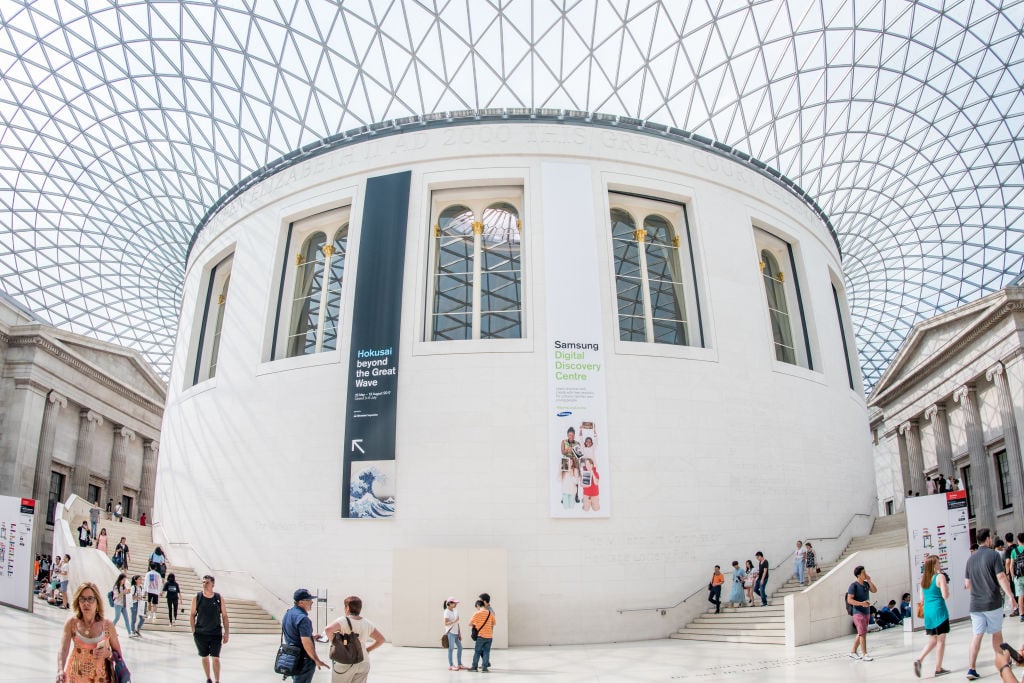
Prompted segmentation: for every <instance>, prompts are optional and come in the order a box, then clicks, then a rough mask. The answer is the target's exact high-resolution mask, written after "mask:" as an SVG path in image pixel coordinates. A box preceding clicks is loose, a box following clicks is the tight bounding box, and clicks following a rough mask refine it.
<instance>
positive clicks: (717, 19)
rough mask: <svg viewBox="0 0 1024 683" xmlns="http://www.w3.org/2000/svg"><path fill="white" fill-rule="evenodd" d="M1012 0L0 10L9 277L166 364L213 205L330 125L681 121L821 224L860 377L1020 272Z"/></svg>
mask: <svg viewBox="0 0 1024 683" xmlns="http://www.w3.org/2000/svg"><path fill="white" fill-rule="evenodd" d="M1022 25H1024V3H1022V2H1020V1H1017V2H1005V3H999V2H985V1H983V0H968V1H958V0H950V1H949V2H945V3H943V2H938V1H936V2H905V1H900V0H856V1H853V0H763V1H762V0H749V1H743V2H740V1H738V0H724V1H722V0H692V1H691V2H686V1H682V0H663V1H660V2H658V1H647V0H632V1H626V0H534V1H532V2H531V1H530V0H450V1H445V0H405V1H402V0H372V1H371V0H363V1H361V2H360V1H356V2H350V1H348V0H345V1H344V2H327V1H325V0H295V2H285V1H283V0H258V1H257V0H234V1H230V0H229V1H225V2H216V3H211V2H193V1H189V0H181V1H178V2H166V1H160V0H154V1H151V2H142V1H138V2H133V1H131V0H122V1H121V2H118V3H116V4H115V3H110V2H94V1H93V0H49V1H48V2H29V1H26V0H6V2H4V3H2V4H0V216H2V219H0V280H2V286H3V288H4V289H6V290H7V291H8V292H9V293H10V294H12V295H13V296H14V297H16V298H17V299H18V300H20V301H21V302H23V303H24V304H25V305H27V306H28V307H30V308H32V309H34V310H36V311H38V312H39V313H41V314H42V315H44V316H48V318H49V319H50V320H51V321H52V322H53V323H54V324H56V325H59V326H61V327H64V328H67V329H70V330H73V331H76V332H82V333H86V334H90V335H94V336H96V337H99V338H101V339H106V340H113V341H118V342H120V343H123V344H126V345H128V346H132V347H134V348H137V349H139V350H140V351H141V352H142V353H143V354H144V355H145V356H146V357H147V358H148V359H149V360H150V361H152V362H153V364H154V365H155V366H156V367H157V369H158V370H159V371H161V372H163V373H165V374H166V373H167V371H168V369H169V363H170V353H171V349H172V345H173V336H174V332H175V325H176V321H177V317H178V306H179V301H180V294H181V286H182V277H183V271H184V257H185V253H186V249H187V246H188V243H189V239H190V237H191V236H192V232H193V230H194V228H195V226H196V225H197V224H198V223H199V221H200V219H201V217H202V216H203V215H204V214H205V213H206V212H207V210H208V209H209V208H210V207H211V206H213V205H214V203H215V202H216V200H217V199H218V198H219V197H220V196H222V195H223V194H224V193H226V192H227V191H228V190H230V188H232V187H233V186H234V185H235V184H236V183H238V182H239V181H240V180H241V179H242V178H245V177H246V176H248V175H250V174H251V173H253V172H255V171H257V170H258V169H260V168H262V167H264V166H265V165H267V164H268V163H270V162H272V161H274V160H275V159H278V158H279V157H281V156H283V155H285V154H287V153H289V152H291V151H292V150H295V149H298V148H300V147H302V146H303V145H307V144H309V143H314V142H316V141H318V140H321V139H323V138H326V137H330V136H332V135H336V134H338V133H339V132H342V131H345V130H348V129H351V128H355V127H358V126H362V125H367V124H371V123H374V122H380V121H384V120H388V119H393V118H400V117H406V116H416V115H421V114H431V113H436V112H444V111H451V110H467V109H470V110H471V109H485V108H500V107H508V108H547V109H559V108H561V109H571V110H580V111H594V112H603V113H608V114H615V115H621V116H628V117H632V118H637V119H641V120H645V121H650V122H657V123H663V124H666V125H670V126H674V127H677V128H681V129H686V130H688V131H692V132H694V133H699V134H700V135H703V136H706V137H708V138H711V139H714V140H717V141H721V142H723V143H725V144H728V145H731V146H732V147H734V148H736V149H738V150H742V151H743V152H746V153H747V154H750V155H752V156H753V157H755V158H757V159H760V160H761V161H764V162H766V163H767V164H768V165H770V166H772V167H774V168H776V169H778V170H779V171H780V172H781V173H782V174H784V175H786V176H788V177H789V178H791V179H792V180H793V181H795V182H796V183H797V184H798V185H800V186H801V187H802V188H803V189H804V190H806V191H807V193H808V194H809V195H811V196H812V197H813V198H814V199H815V200H816V201H817V203H818V204H819V205H820V206H821V208H822V209H823V210H824V212H825V213H826V214H827V215H828V216H829V217H830V218H831V221H832V223H833V225H834V226H835V229H836V231H837V233H838V235H839V239H840V242H841V245H842V249H843V255H844V270H845V277H846V286H847V291H848V296H849V300H850V305H851V309H852V315H853V320H854V323H855V325H856V334H857V341H858V345H859V349H860V359H861V363H862V366H863V372H864V376H865V381H866V384H867V386H868V387H869V388H870V387H871V386H872V385H873V384H874V382H875V381H876V380H877V379H878V377H879V376H880V374H881V372H882V371H883V370H884V369H885V367H886V364H887V363H888V361H889V359H890V358H891V357H892V355H893V354H894V352H895V351H896V349H897V348H898V346H899V344H900V342H901V341H902V339H903V338H904V336H905V335H906V333H907V332H908V330H909V328H910V326H911V325H913V324H914V323H915V322H917V321H919V320H921V319H922V318H924V317H928V316H931V315H932V314H934V313H936V312H939V311H944V310H947V309H949V308H951V307H954V306H957V305H958V304H960V303H962V302H965V301H969V300H972V299H974V298H977V297H978V296H981V295H983V294H985V293H988V292H991V291H994V290H996V289H998V288H1000V287H1001V286H1003V285H1004V284H1006V283H1008V282H1009V281H1010V280H1011V279H1012V278H1013V277H1015V276H1017V275H1018V274H1019V273H1020V270H1021V266H1022V263H1021V261H1022V252H1024V244H1022V242H1021V236H1022V233H1024V219H1022V210H1024V194H1022V188H1024V175H1022V174H1024V172H1022V157H1024V134H1022V129H1024V95H1022V81H1024V34H1022V29H1021V27H1022Z"/></svg>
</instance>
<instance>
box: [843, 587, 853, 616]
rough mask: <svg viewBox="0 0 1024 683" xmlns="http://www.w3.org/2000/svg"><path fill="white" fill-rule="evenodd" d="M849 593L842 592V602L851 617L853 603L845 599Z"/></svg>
mask: <svg viewBox="0 0 1024 683" xmlns="http://www.w3.org/2000/svg"><path fill="white" fill-rule="evenodd" d="M849 595H850V594H849V592H846V593H843V604H844V605H846V613H847V614H849V615H850V616H851V617H852V616H853V605H851V604H850V602H849V600H847V599H846V598H847V596H849Z"/></svg>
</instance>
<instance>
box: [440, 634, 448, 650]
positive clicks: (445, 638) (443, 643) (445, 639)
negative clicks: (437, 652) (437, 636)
mask: <svg viewBox="0 0 1024 683" xmlns="http://www.w3.org/2000/svg"><path fill="white" fill-rule="evenodd" d="M441 647H443V648H445V649H446V650H447V649H448V634H447V633H445V634H444V635H443V636H441Z"/></svg>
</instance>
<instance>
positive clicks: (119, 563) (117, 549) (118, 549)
mask: <svg viewBox="0 0 1024 683" xmlns="http://www.w3.org/2000/svg"><path fill="white" fill-rule="evenodd" d="M112 559H113V562H114V566H115V567H117V568H118V569H123V570H125V571H128V562H129V561H130V560H131V553H130V552H129V550H128V542H127V541H126V540H125V538H124V536H122V537H121V540H120V541H119V542H118V544H117V545H116V546H114V557H113V558H112Z"/></svg>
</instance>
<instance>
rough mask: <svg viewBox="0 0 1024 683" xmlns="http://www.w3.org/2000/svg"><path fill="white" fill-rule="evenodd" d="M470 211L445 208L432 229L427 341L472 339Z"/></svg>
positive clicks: (455, 207) (472, 250)
mask: <svg viewBox="0 0 1024 683" xmlns="http://www.w3.org/2000/svg"><path fill="white" fill-rule="evenodd" d="M473 223H474V217H473V212H472V211H470V210H469V209H468V208H467V207H465V206H461V205H455V206H449V207H446V208H445V209H444V210H443V211H442V212H441V214H440V215H439V216H438V219H437V224H436V226H435V228H434V282H433V285H434V306H433V316H432V318H433V320H432V325H431V336H430V338H431V339H432V340H434V341H437V340H439V339H472V338H473V269H474V265H475V263H476V260H475V259H474V254H475V250H474V246H473V243H474V236H473Z"/></svg>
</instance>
